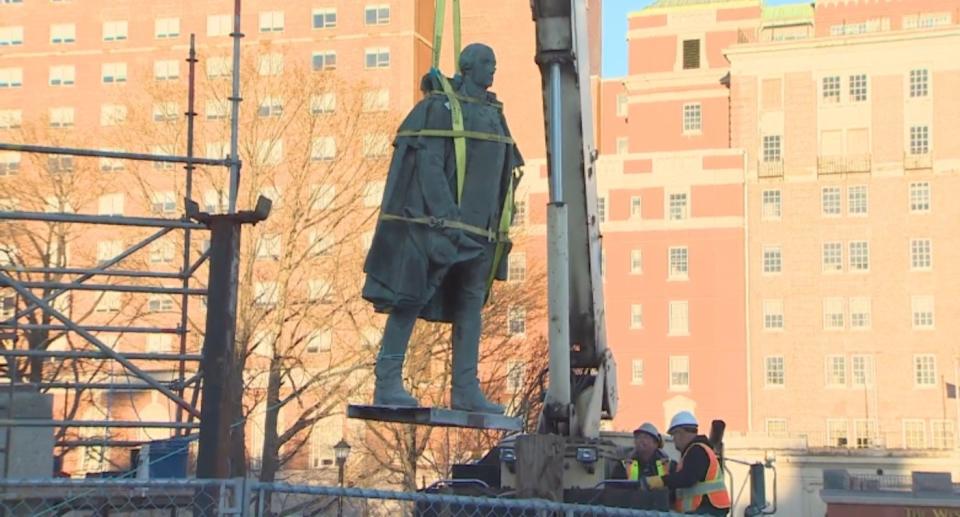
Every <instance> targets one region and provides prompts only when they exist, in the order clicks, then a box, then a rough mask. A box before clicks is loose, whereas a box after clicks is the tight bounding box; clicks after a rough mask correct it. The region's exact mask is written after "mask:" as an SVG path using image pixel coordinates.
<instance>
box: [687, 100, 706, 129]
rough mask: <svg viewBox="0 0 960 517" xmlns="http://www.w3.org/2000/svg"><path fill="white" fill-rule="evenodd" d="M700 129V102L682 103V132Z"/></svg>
mask: <svg viewBox="0 0 960 517" xmlns="http://www.w3.org/2000/svg"><path fill="white" fill-rule="evenodd" d="M701 129H702V119H701V116H700V103H699V102H698V103H695V104H684V105H683V132H684V133H700V131H701Z"/></svg>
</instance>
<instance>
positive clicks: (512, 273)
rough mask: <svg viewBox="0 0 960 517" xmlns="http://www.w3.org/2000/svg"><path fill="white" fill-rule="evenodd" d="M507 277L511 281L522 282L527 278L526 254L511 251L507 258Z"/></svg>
mask: <svg viewBox="0 0 960 517" xmlns="http://www.w3.org/2000/svg"><path fill="white" fill-rule="evenodd" d="M507 279H508V280H509V281H511V282H523V281H524V280H526V279H527V255H526V254H525V253H517V252H513V253H511V254H510V255H509V258H507Z"/></svg>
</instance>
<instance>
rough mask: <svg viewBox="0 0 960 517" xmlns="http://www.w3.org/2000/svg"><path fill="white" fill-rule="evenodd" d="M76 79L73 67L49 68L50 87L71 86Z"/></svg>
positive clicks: (75, 70)
mask: <svg viewBox="0 0 960 517" xmlns="http://www.w3.org/2000/svg"><path fill="white" fill-rule="evenodd" d="M76 77H77V69H76V67H74V66H73V65H61V66H51V67H50V86H72V85H73V84H75V83H76Z"/></svg>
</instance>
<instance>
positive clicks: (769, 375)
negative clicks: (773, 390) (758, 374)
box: [766, 355, 784, 387]
mask: <svg viewBox="0 0 960 517" xmlns="http://www.w3.org/2000/svg"><path fill="white" fill-rule="evenodd" d="M766 379H767V387H771V386H776V387H782V386H783V385H784V371H783V356H781V355H774V356H770V357H767V360H766Z"/></svg>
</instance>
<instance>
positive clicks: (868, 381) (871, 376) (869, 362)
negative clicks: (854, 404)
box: [850, 354, 876, 387]
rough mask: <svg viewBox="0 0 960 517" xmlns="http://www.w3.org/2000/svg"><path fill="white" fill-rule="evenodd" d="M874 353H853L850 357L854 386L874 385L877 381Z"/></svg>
mask: <svg viewBox="0 0 960 517" xmlns="http://www.w3.org/2000/svg"><path fill="white" fill-rule="evenodd" d="M875 378H876V376H875V372H874V362H873V356H872V355H863V354H859V355H853V356H851V357H850V382H851V384H853V385H854V386H858V387H864V386H873V384H874V382H875Z"/></svg>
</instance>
